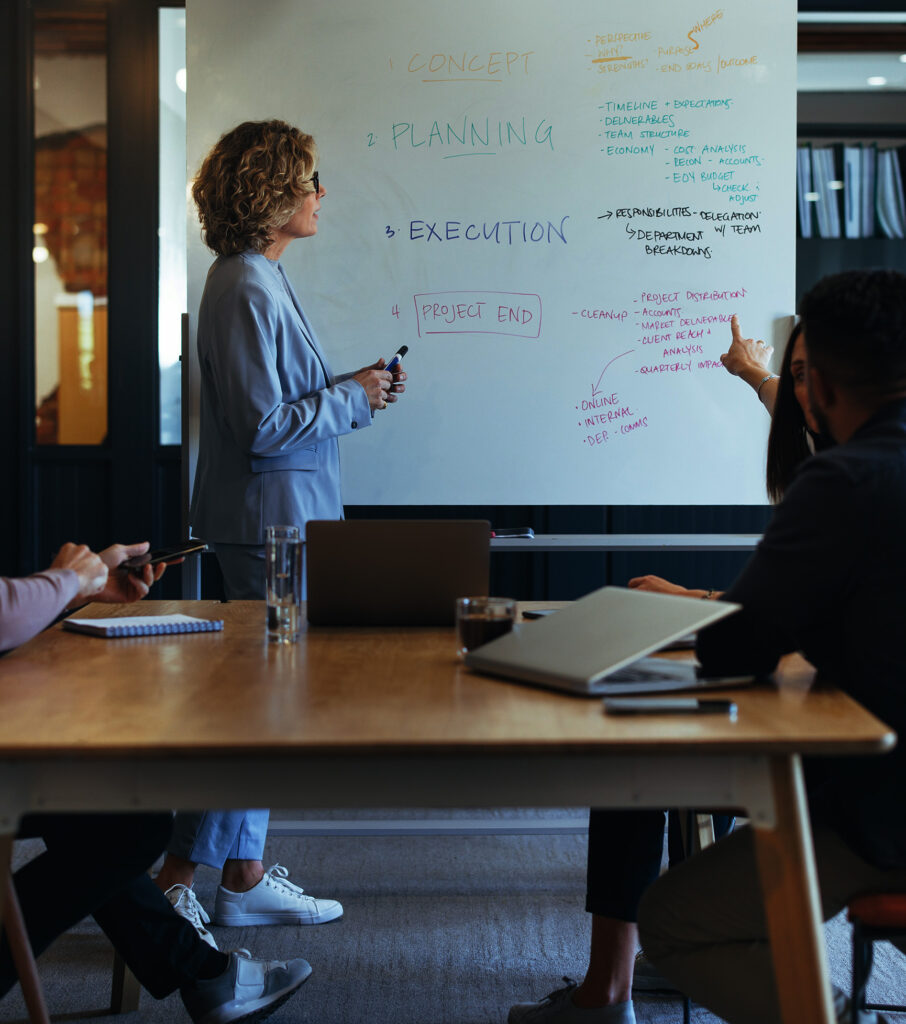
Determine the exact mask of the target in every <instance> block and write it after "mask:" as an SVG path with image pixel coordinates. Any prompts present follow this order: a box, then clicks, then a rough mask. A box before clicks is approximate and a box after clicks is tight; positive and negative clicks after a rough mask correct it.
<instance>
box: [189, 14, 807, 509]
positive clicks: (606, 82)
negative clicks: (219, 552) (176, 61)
mask: <svg viewBox="0 0 906 1024" xmlns="http://www.w3.org/2000/svg"><path fill="white" fill-rule="evenodd" d="M795 19H796V6H795V3H794V0H763V2H762V3H759V4H752V3H751V2H748V0H747V2H742V0H727V2H725V3H723V4H722V5H721V6H720V7H716V6H712V7H708V6H707V5H704V4H701V3H698V2H695V3H692V2H686V0H683V2H676V0H660V2H653V0H608V2H607V3H606V4H604V3H601V2H600V0H596V2H592V0H560V2H558V3H556V4H555V3H550V2H541V0H460V2H458V3H457V4H442V3H438V2H436V0H392V2H391V3H389V4H380V5H378V4H373V3H365V2H362V0H305V2H304V3H299V2H298V0H259V2H255V3H251V2H239V0H189V2H188V11H187V51H188V82H189V89H188V164H189V170H190V174H191V173H194V171H195V170H196V169H197V168H198V166H199V165H200V163H201V160H202V158H203V156H204V154H205V153H206V152H207V150H208V149H209V148H210V146H211V145H212V144H213V143H214V142H215V141H216V139H217V138H218V137H219V136H220V135H221V134H222V133H223V132H224V131H227V130H229V129H230V128H232V127H233V126H234V125H235V124H237V123H239V122H240V121H242V120H246V119H251V120H261V119H266V118H270V117H281V118H284V119H285V120H287V121H289V122H291V123H293V124H295V125H297V126H298V127H300V128H302V129H303V130H305V131H309V132H311V133H312V134H313V135H314V136H315V139H316V141H317V143H318V146H319V150H320V154H321V159H320V166H319V170H320V174H321V180H322V183H323V184H324V186H325V187H326V190H327V195H326V197H325V199H324V200H323V202H322V207H321V215H320V226H319V232H318V235H317V237H316V238H313V239H304V240H301V241H298V242H295V243H293V244H292V245H291V246H290V248H289V249H288V250H287V251H286V253H285V254H284V256H283V259H282V262H283V264H284V266H285V267H286V270H287V273H288V274H289V276H290V279H291V280H292V281H293V283H294V286H295V287H296V289H297V291H298V293H299V295H300V297H301V299H302V302H303V305H304V306H305V308H306V312H307V313H308V315H309V317H310V319H311V321H312V323H313V324H314V326H315V329H316V330H317V331H318V334H319V337H320V340H321V342H322V344H323V346H324V348H325V350H326V351H327V354H328V357H329V358H330V360H331V363H332V365H333V368H334V370H335V372H343V371H348V370H354V369H357V368H359V367H361V366H363V365H366V364H369V363H371V362H373V361H374V360H375V359H377V358H378V357H379V356H384V357H385V358H388V359H389V357H390V356H391V355H392V354H393V353H394V352H395V351H396V350H397V349H398V348H399V346H400V345H403V344H407V345H408V346H409V353H408V355H407V357H406V360H405V368H406V369H407V370H408V372H409V375H410V382H409V390H408V391H407V393H406V394H405V395H404V396H403V397H402V399H401V400H400V401H399V402H398V403H396V405H395V406H393V407H391V408H390V409H389V410H387V411H385V412H379V413H377V414H376V415H375V418H374V424H373V426H372V428H371V429H368V430H365V431H358V432H356V434H355V435H352V436H349V437H345V438H343V439H341V455H342V464H343V498H344V501H345V502H347V503H351V504H393V505H404V504H415V505H418V504H429V505H430V504H442V505H447V504H498V505H499V504H520V505H523V504H524V505H528V504H548V505H551V504H558V505H561V504H562V505H573V504H609V505H613V504H658V503H664V504H695V505H708V504H763V503H764V501H765V492H764V484H763V479H764V457H765V443H766V436H767V430H768V426H769V423H768V418H767V416H766V414H765V412H764V410H763V408H762V407H761V406H760V404H759V403H758V402H757V401H756V399H755V397H754V395H753V394H752V392H751V390H750V389H749V388H748V387H747V386H746V385H745V384H743V383H742V382H740V381H739V380H737V379H735V378H733V377H731V376H730V375H729V374H728V373H727V372H726V371H725V370H724V369H723V367H722V366H721V364H720V361H719V360H720V354H721V353H722V352H724V351H726V348H727V345H728V343H729V319H730V316H731V315H732V314H734V313H736V314H738V315H739V317H740V320H741V323H742V325H743V328H744V330H745V332H746V334H751V335H755V336H756V337H762V338H765V339H767V340H773V341H775V343H776V344H777V348H778V354H779V351H781V350H782V344H783V341H784V338H785V332H786V330H787V329H788V325H789V320H788V317H789V315H790V313H791V312H792V309H793V302H794V299H793V295H794V282H795V239H794V231H795V207H794V201H795V196H794V188H795V49H796V35H795V31H796V21H795ZM191 224H192V226H191V227H190V232H189V234H190V240H189V282H190V286H189V309H190V310H191V311H192V323H193V325H194V322H195V317H194V311H196V310H197V308H198V301H199V299H200V297H201V289H202V287H203V284H204V276H205V273H206V272H207V268H208V266H209V264H210V262H211V256H210V253H209V252H208V251H207V250H206V249H205V248H204V247H203V245H202V244H201V242H200V239H199V233H198V230H197V225H196V222H195V219H194V217H193V218H192V221H191ZM193 372H194V373H195V375H196V377H195V380H196V384H195V386H194V387H193V389H192V395H190V402H194V412H193V413H192V423H193V428H192V429H193V431H194V429H195V427H194V424H197V368H195V370H194V371H193ZM190 443H191V445H192V454H193V462H194V450H195V448H194V446H195V440H194V437H193V438H192V439H191V442H190Z"/></svg>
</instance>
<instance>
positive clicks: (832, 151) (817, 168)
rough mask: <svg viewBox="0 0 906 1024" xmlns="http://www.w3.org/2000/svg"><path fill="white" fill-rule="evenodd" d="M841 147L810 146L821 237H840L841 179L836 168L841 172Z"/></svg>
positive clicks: (816, 213)
mask: <svg viewBox="0 0 906 1024" xmlns="http://www.w3.org/2000/svg"><path fill="white" fill-rule="evenodd" d="M842 149H843V147H842V145H836V146H820V147H818V146H814V147H812V186H813V188H814V190H815V194H816V195H817V196H818V198H817V200H816V202H815V216H816V218H817V220H818V234H819V235H820V236H821V238H839V237H840V201H839V199H838V195H839V193H840V192H841V191H842V184H843V181H842V179H841V177H840V174H838V173H837V168H838V167H840V168H841V172H842ZM838 152H839V154H840V157H839V159H837V154H838Z"/></svg>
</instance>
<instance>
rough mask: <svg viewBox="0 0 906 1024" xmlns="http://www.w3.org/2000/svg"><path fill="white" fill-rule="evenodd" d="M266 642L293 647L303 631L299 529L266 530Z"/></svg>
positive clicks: (269, 528) (273, 528) (281, 527)
mask: <svg viewBox="0 0 906 1024" xmlns="http://www.w3.org/2000/svg"><path fill="white" fill-rule="evenodd" d="M264 532H265V541H264V554H265V561H266V565H267V638H268V640H270V641H271V642H272V643H277V644H294V643H295V642H296V641H297V640H298V639H299V634H300V633H301V630H302V545H303V543H304V541H303V540H302V532H301V530H300V529H299V527H298V526H268V527H266V528H265V531H264Z"/></svg>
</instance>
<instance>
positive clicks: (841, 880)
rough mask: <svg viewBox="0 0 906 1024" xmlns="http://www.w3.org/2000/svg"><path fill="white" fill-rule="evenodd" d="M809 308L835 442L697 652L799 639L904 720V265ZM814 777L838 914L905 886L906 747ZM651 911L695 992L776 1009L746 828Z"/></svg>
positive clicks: (675, 879) (755, 654)
mask: <svg viewBox="0 0 906 1024" xmlns="http://www.w3.org/2000/svg"><path fill="white" fill-rule="evenodd" d="M801 314H802V321H803V328H804V336H805V343H806V351H807V357H808V386H809V401H810V403H811V407H812V412H813V413H814V415H815V417H816V418H817V419H818V420H819V423H820V424H821V426H822V429H823V430H826V431H828V432H829V433H830V434H831V436H832V437H833V438H834V440H835V441H836V442H837V443H836V446H835V447H833V448H830V449H828V450H827V451H824V452H822V453H821V454H819V455H815V456H814V457H813V458H810V459H807V460H806V462H805V463H804V464H803V466H802V468H801V469H800V471H799V472H798V474H797V476H796V478H795V480H794V481H793V484H792V485H791V486H790V488H789V490H788V491H787V494H786V496H785V498H784V500H783V502H782V504H781V505H780V506H779V507H778V509H777V512H776V514H775V516H774V519H773V521H772V523H771V525H770V526H769V528H768V530H767V531H766V533H765V535H764V539H763V540H762V542H761V544H760V545H759V546H758V549H757V550H756V552H755V554H754V555H753V557H752V559H751V560H750V562H749V563H748V565H747V566H746V568H745V569H744V570H743V572H742V575H741V576H740V577H739V578H738V579H737V581H736V582H735V583H734V584H733V586H732V587H731V588H730V590H729V591H727V593H726V595H725V597H726V600H728V601H736V602H739V603H740V604H741V605H742V606H743V608H742V611H741V612H739V613H738V614H737V615H734V616H731V617H729V618H728V619H726V620H724V621H723V622H721V623H718V624H716V625H714V626H712V627H710V628H709V629H707V630H704V631H703V632H702V634H701V636H700V639H699V646H698V654H699V659H700V660H701V662H702V666H703V668H704V671H705V672H706V673H707V674H708V675H714V674H722V673H739V672H769V671H771V670H772V669H773V668H774V666H775V665H776V664H777V661H778V659H779V658H780V657H781V656H782V655H784V654H786V653H788V652H790V651H795V650H801V651H802V652H803V653H804V654H805V656H806V657H807V658H808V659H809V661H811V662H812V664H813V665H815V667H816V668H817V669H818V673H819V677H820V678H822V679H825V680H827V681H829V682H831V683H832V684H833V685H835V686H837V687H839V688H840V689H842V690H845V691H846V692H847V693H849V694H851V695H852V696H853V697H855V698H856V699H857V700H858V701H859V702H860V703H861V704H863V705H864V706H865V707H866V708H868V709H869V710H870V711H872V712H873V713H874V714H875V715H877V716H878V718H880V719H881V720H882V721H884V722H886V723H887V724H889V725H890V726H892V727H893V728H894V729H895V730H896V731H897V733H900V732H906V629H904V627H906V587H904V586H903V580H902V577H901V571H902V567H903V566H904V565H906V275H903V274H899V273H895V272H893V271H872V272H865V271H858V272H856V271H854V272H849V273H846V274H838V275H835V276H834V277H830V278H825V279H824V280H823V281H822V282H820V283H819V284H818V285H817V286H816V287H815V288H813V289H812V291H811V292H809V293H808V294H807V295H806V296H805V297H804V299H803V301H802V304H801ZM806 783H807V789H808V796H809V804H810V813H811V818H812V826H813V834H814V842H815V857H816V862H817V867H818V877H819V885H820V889H821V898H822V904H823V909H824V914H825V918H827V917H831V916H833V915H834V914H836V913H837V912H838V911H839V910H841V909H842V908H843V907H844V906H845V905H846V903H847V902H848V900H849V898H850V897H851V896H853V895H855V894H856V893H859V892H864V891H866V890H868V889H871V888H883V887H887V886H891V887H894V886H895V887H897V888H900V887H906V800H904V798H903V794H904V792H906V747H903V746H901V747H898V748H897V749H896V750H894V751H893V753H891V754H888V755H886V756H884V757H863V758H838V759H833V758H825V759H814V760H812V761H811V762H809V763H807V765H806ZM639 927H640V932H641V937H642V944H643V947H644V949H645V950H646V952H647V954H648V956H649V958H650V959H651V960H652V961H653V962H654V963H655V964H656V966H657V967H658V968H659V969H660V970H661V971H663V973H664V974H665V975H666V976H667V977H668V978H670V980H671V981H673V982H674V983H676V984H677V986H678V987H679V988H681V989H682V991H684V992H686V993H688V994H689V995H690V996H691V997H692V998H693V999H694V1000H695V1001H696V1002H700V1003H702V1004H704V1005H705V1006H707V1007H709V1008H710V1009H711V1010H713V1011H714V1012H715V1013H717V1014H719V1015H720V1016H721V1017H723V1018H725V1019H726V1020H727V1021H729V1022H731V1024H770V1022H774V1021H777V1022H779V1021H780V1011H779V1008H778V1003H777V993H776V987H775V984H774V975H773V969H772V966H771V959H770V950H769V948H768V940H767V937H766V932H765V922H764V913H763V908H762V902H761V895H760V887H759V885H758V875H757V867H756V863H755V854H754V844H753V842H752V837H751V834H750V831H749V830H748V829H743V830H740V832H738V833H737V834H735V835H733V836H730V837H729V838H727V839H725V840H723V841H721V842H720V843H717V844H716V845H715V846H713V847H711V848H710V849H709V850H707V851H705V853H704V854H702V855H701V856H700V857H695V858H693V859H692V860H691V861H689V862H688V863H686V864H685V865H682V866H680V867H679V868H676V869H675V870H673V871H670V872H668V873H667V874H666V875H664V876H663V877H662V878H661V879H660V880H659V881H658V882H656V883H655V884H654V885H653V886H652V887H651V888H650V889H649V890H648V893H647V895H646V896H645V898H644V900H643V903H642V907H641V910H640V916H639ZM838 1009H841V1010H842V1008H839V1007H838ZM840 1019H848V1018H847V1017H845V1016H844V1015H843V1013H842V1012H841V1016H840ZM863 1019H874V1018H873V1016H872V1018H863Z"/></svg>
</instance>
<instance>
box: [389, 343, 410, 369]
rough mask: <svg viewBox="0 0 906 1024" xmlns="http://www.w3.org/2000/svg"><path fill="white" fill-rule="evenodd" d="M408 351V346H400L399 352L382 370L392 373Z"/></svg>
mask: <svg viewBox="0 0 906 1024" xmlns="http://www.w3.org/2000/svg"><path fill="white" fill-rule="evenodd" d="M408 351H409V346H408V345H401V346H400V350H399V352H397V354H396V355H395V356H394V357H393V358H392V359H391V360H390V362H389V363H388V364H387V365H386V366H385V367H384V369H385V370H388V371H389V372H390V373H393V371H394V370H395V369H396V368H397V367H398V366H399V364H400V363H401V362H402V361H403V356H404V355H405V354H406V353H407V352H408Z"/></svg>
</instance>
